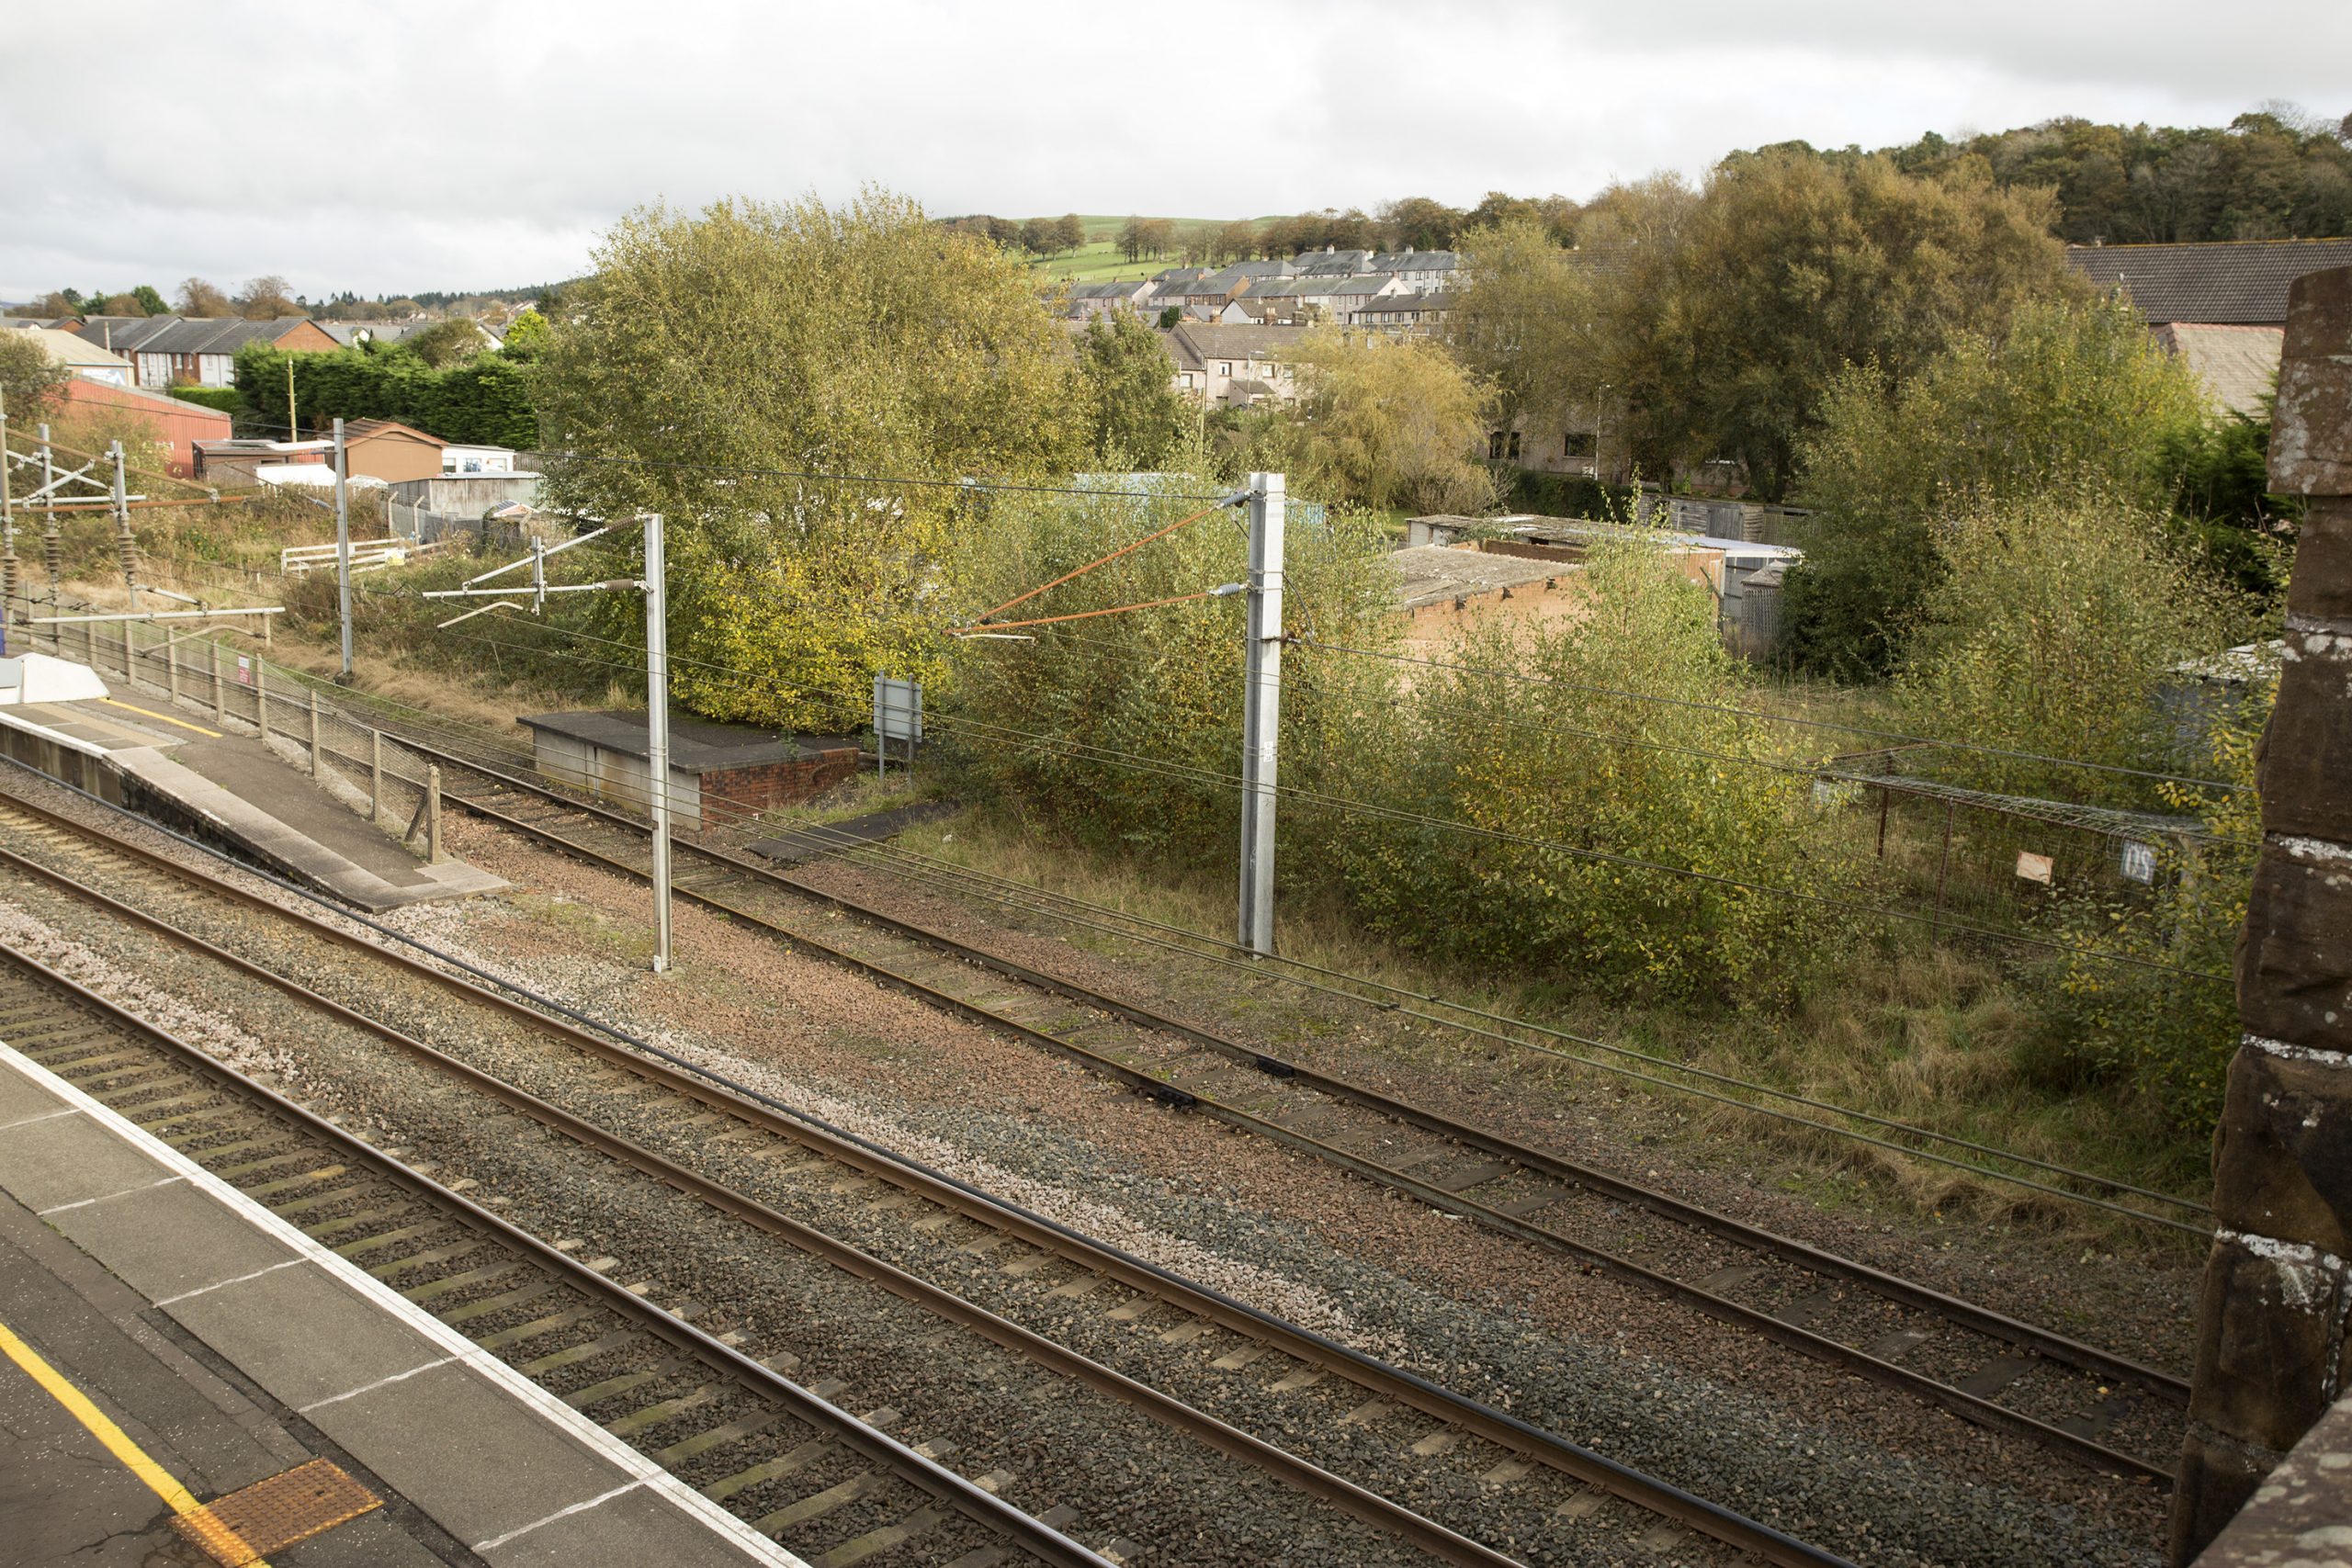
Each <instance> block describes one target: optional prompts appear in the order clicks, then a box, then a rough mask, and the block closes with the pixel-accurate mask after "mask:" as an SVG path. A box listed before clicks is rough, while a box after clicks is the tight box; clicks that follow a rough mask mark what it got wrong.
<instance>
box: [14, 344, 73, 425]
mask: <svg viewBox="0 0 2352 1568" xmlns="http://www.w3.org/2000/svg"><path fill="white" fill-rule="evenodd" d="M66 375H67V372H66V369H65V367H63V366H62V365H60V364H58V363H57V362H56V361H55V360H53V359H51V357H50V356H49V347H48V345H47V344H44V343H42V342H41V341H40V333H15V332H0V396H5V397H6V399H7V400H8V417H9V419H10V420H12V421H25V422H30V421H32V420H35V419H39V418H40V417H41V415H42V414H43V413H44V412H47V411H48V410H49V409H50V407H51V404H52V403H54V402H55V401H56V400H57V394H58V391H59V389H62V387H63V386H64V385H65V381H66ZM17 428H19V429H26V428H29V423H25V424H19V425H18V427H17Z"/></svg>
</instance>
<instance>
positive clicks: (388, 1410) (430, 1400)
mask: <svg viewBox="0 0 2352 1568" xmlns="http://www.w3.org/2000/svg"><path fill="white" fill-rule="evenodd" d="M303 1414H304V1416H306V1417H307V1418H308V1419H309V1420H310V1421H311V1422H312V1423H314V1424H315V1425H316V1426H317V1427H318V1428H319V1430H321V1431H322V1432H324V1433H325V1434H326V1435H327V1436H328V1437H330V1438H334V1440H335V1441H336V1442H338V1443H341V1444H342V1445H343V1446H344V1447H345V1448H347V1449H349V1450H352V1451H353V1452H354V1453H364V1454H366V1455H368V1468H369V1469H371V1470H373V1471H375V1472H376V1473H377V1474H379V1475H380V1476H382V1477H383V1478H384V1479H385V1480H386V1481H389V1482H390V1483H392V1484H393V1485H394V1486H397V1487H399V1488H400V1489H401V1491H402V1492H405V1493H408V1494H409V1495H412V1496H420V1497H430V1498H432V1499H433V1517H435V1518H436V1519H439V1520H440V1521H441V1522H442V1523H443V1524H444V1525H446V1526H447V1527H448V1529H450V1531H451V1532H452V1533H454V1534H456V1535H457V1536H458V1537H459V1538H461V1539H462V1540H466V1541H468V1542H469V1543H479V1542H481V1541H487V1540H495V1539H497V1538H499V1537H502V1536H506V1535H510V1534H512V1533H513V1532H515V1531H516V1530H522V1529H528V1528H530V1527H531V1526H532V1525H535V1524H537V1523H539V1522H540V1521H541V1520H543V1519H546V1518H548V1517H551V1516H553V1515H556V1514H560V1513H561V1512H563V1510H565V1509H566V1508H570V1507H572V1506H575V1505H577V1504H580V1503H584V1502H586V1501H588V1500H589V1499H591V1498H595V1497H602V1496H604V1495H605V1494H607V1493H611V1492H616V1491H618V1490H619V1489H620V1488H622V1487H625V1486H627V1485H628V1484H630V1483H631V1482H633V1481H634V1480H636V1479H637V1478H636V1477H634V1476H632V1475H630V1474H628V1472H626V1471H624V1470H622V1469H621V1468H620V1467H619V1466H617V1465H616V1464H614V1463H613V1462H612V1461H610V1460H608V1459H606V1458H605V1456H603V1455H602V1454H598V1453H594V1452H591V1451H590V1450H587V1449H585V1448H583V1447H582V1446H580V1445H579V1444H576V1443H568V1442H549V1441H547V1440H546V1437H547V1428H546V1425H545V1423H544V1421H543V1420H542V1419H541V1418H540V1416H539V1415H538V1413H537V1412H536V1411H533V1410H528V1409H526V1408H524V1407H523V1406H521V1405H518V1404H515V1402H514V1401H513V1400H510V1399H505V1398H503V1397H501V1394H500V1391H499V1390H497V1389H496V1388H494V1387H492V1384H491V1383H490V1382H488V1381H487V1380H486V1379H485V1378H483V1376H482V1375H481V1373H480V1372H479V1371H475V1370H474V1369H473V1368H472V1367H470V1366H468V1365H466V1364H465V1363H463V1362H444V1363H442V1364H440V1365H437V1366H434V1367H431V1368H429V1369H427V1370H425V1371H420V1372H417V1373H415V1374H414V1375H413V1376H411V1377H405V1378H402V1379H401V1380H400V1381H399V1382H387V1383H381V1384H379V1385H377V1386H376V1387H374V1388H371V1389H368V1390H367V1391H366V1392H364V1393H354V1394H351V1395H348V1396H346V1397H345V1398H342V1399H338V1400H336V1401H335V1402H334V1403H333V1404H321V1405H314V1406H312V1407H311V1408H310V1409H309V1410H307V1411H305V1412H304V1413H303ZM670 1517H671V1522H672V1524H673V1527H674V1525H675V1523H676V1518H677V1515H676V1511H675V1510H674V1509H673V1510H671V1511H670Z"/></svg>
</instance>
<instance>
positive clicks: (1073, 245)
mask: <svg viewBox="0 0 2352 1568" xmlns="http://www.w3.org/2000/svg"><path fill="white" fill-rule="evenodd" d="M1054 243H1055V244H1056V245H1057V246H1058V247H1059V248H1060V249H1061V250H1063V251H1066V252H1067V251H1079V250H1084V249H1085V248H1086V224H1085V223H1084V222H1083V221H1082V220H1080V218H1079V216H1078V214H1077V213H1075V212H1065V213H1063V214H1062V215H1061V216H1060V217H1059V218H1057V219H1055V220H1054Z"/></svg>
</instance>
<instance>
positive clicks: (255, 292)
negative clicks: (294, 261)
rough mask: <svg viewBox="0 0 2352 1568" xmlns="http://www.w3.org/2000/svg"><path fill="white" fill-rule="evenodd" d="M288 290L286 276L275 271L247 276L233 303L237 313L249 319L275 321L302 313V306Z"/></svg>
mask: <svg viewBox="0 0 2352 1568" xmlns="http://www.w3.org/2000/svg"><path fill="white" fill-rule="evenodd" d="M286 290H287V284H286V280H285V279H284V278H282V277H280V276H277V274H275V273H265V274H264V275H263V276H259V277H252V278H247V279H246V280H245V286H244V287H243V288H240V289H239V290H237V298H236V299H235V300H234V301H232V303H234V304H235V306H236V308H237V313H238V314H239V315H241V316H243V317H244V318H245V320H247V321H277V319H278V318H280V317H282V316H299V315H300V314H301V313H302V311H301V308H300V306H298V305H296V304H295V303H294V299H293V297H292V296H291V295H289V294H288V293H287V291H286Z"/></svg>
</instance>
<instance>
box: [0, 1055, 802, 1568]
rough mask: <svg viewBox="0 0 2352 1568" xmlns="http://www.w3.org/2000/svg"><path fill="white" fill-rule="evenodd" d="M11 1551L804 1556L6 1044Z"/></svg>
mask: <svg viewBox="0 0 2352 1568" xmlns="http://www.w3.org/2000/svg"><path fill="white" fill-rule="evenodd" d="M0 1527H4V1528H5V1540H0V1560H5V1561H7V1562H25V1563H36V1562H42V1563H46V1562H76V1563H88V1564H92V1565H94V1568H118V1565H119V1568H163V1565H173V1568H179V1565H187V1568H200V1565H202V1564H206V1563H220V1564H228V1565H231V1568H239V1565H242V1564H245V1563H252V1562H268V1563H275V1564H277V1565H278V1568H345V1565H348V1568H361V1565H363V1564H365V1565H368V1568H430V1565H432V1564H436V1563H442V1564H453V1565H482V1564H487V1565H488V1568H509V1565H513V1568H522V1565H524V1564H565V1565H567V1568H621V1565H623V1564H627V1565H628V1568H639V1565H641V1564H645V1563H677V1564H688V1563H692V1564H704V1563H708V1564H713V1565H717V1568H729V1565H734V1564H768V1565H773V1568H806V1565H805V1564H803V1563H802V1562H801V1560H800V1559H798V1558H797V1557H795V1556H794V1555H793V1554H791V1553H790V1552H787V1551H785V1550H784V1549H783V1548H781V1547H779V1546H777V1545H775V1543H774V1542H772V1541H770V1540H767V1539H766V1538H765V1537H763V1536H762V1535H759V1534H758V1533H757V1532H755V1531H753V1530H752V1529H751V1528H750V1527H749V1526H747V1525H745V1524H743V1523H742V1522H741V1521H740V1520H737V1519H735V1518H734V1517H731V1516H730V1515H729V1514H727V1513H726V1512H725V1511H724V1510H722V1509H720V1508H719V1507H718V1506H717V1505H715V1504H713V1503H710V1502H709V1501H707V1499H705V1498H703V1497H702V1496H700V1495H697V1494H695V1493H694V1492H692V1491H690V1490H688V1489H687V1488H686V1487H685V1486H684V1485H683V1484H681V1483H679V1482H678V1481H677V1480H676V1479H675V1478H674V1477H673V1476H671V1475H670V1474H669V1473H668V1472H664V1471H662V1469H661V1468H660V1467H659V1466H657V1465H655V1464H654V1463H653V1462H652V1461H650V1460H649V1459H647V1458H646V1457H644V1456H643V1455H641V1454H639V1453H638V1452H636V1451H635V1450H632V1449H629V1448H628V1446H627V1445H625V1444H623V1443H621V1442H620V1441H618V1440H617V1439H616V1438H613V1437H611V1436H610V1435H609V1434H607V1433H605V1431H604V1430H603V1429H602V1428H600V1427H596V1426H595V1425H594V1424H593V1423H592V1422H590V1421H589V1420H588V1419H587V1418H586V1417H584V1416H581V1415H579V1414H578V1413H577V1412H575V1411H573V1410H571V1408H570V1407H569V1406H567V1405H565V1404H562V1402H560V1400H557V1399H556V1398H554V1397H553V1396H552V1395H550V1394H548V1393H546V1392H544V1391H543V1390H541V1389H539V1388H538V1387H537V1386H536V1385H535V1384H533V1383H531V1382H529V1381H528V1380H526V1379H525V1378H524V1377H523V1376H522V1375H521V1374H520V1373H518V1372H515V1371H513V1370H512V1369H511V1368H508V1367H506V1366H505V1365H504V1364H503V1363H502V1362H500V1361H498V1360H497V1359H495V1358H493V1357H492V1356H490V1355H489V1354H487V1353H486V1352H483V1351H481V1350H480V1349H478V1348H475V1347H474V1346H473V1345H471V1344H470V1343H469V1341H467V1340H466V1339H465V1338H464V1337H463V1336H461V1335H459V1334H458V1333H457V1332H456V1331H455V1330H453V1329H450V1328H448V1327H447V1326H446V1325H443V1324H441V1323H440V1322H438V1321H437V1320H435V1318H433V1317H432V1316H431V1315H430V1314H427V1313H425V1312H424V1311H423V1310H421V1309H420V1308H418V1307H416V1306H414V1305H413V1304H411V1303H408V1302H407V1301H404V1300H403V1299H401V1296H400V1295H399V1294H397V1293H396V1292H393V1291H392V1290H390V1288H389V1287H387V1286H385V1285H383V1284H382V1283H380V1282H379V1281H378V1280H373V1279H371V1278H370V1277H368V1275H367V1274H366V1273H365V1272H363V1271H362V1270H360V1269H357V1268H356V1267H354V1266H353V1265H352V1264H350V1263H347V1262H345V1260H344V1259H342V1258H338V1257H336V1256H335V1255H334V1253H333V1252H330V1251H328V1250H326V1249H325V1248H322V1247H320V1246H318V1244H316V1243H314V1242H312V1241H311V1240H310V1239H309V1238H308V1237H306V1236H304V1235H302V1234H301V1233H300V1231H298V1230H296V1229H294V1228H293V1227H292V1226H290V1225H288V1224H286V1223H285V1222H283V1221H282V1220H279V1219H278V1218H277V1216H275V1215H273V1214H271V1213H269V1212H268V1211H267V1210H266V1209H264V1208H262V1207H261V1206H260V1205H258V1204H256V1203H254V1201H251V1200H250V1199H247V1198H245V1197H244V1196H243V1195H242V1194H240V1193H239V1192H237V1191H236V1190H234V1189H232V1188H231V1187H229V1186H228V1185H226V1184H225V1183H223V1182H221V1181H220V1179H217V1178H215V1177H213V1176H211V1175H210V1174H209V1173H208V1172H206V1171H205V1170H204V1169H202V1168H200V1167H198V1166H197V1165H195V1164H194V1163H193V1162H192V1161H189V1160H188V1159H187V1158H185V1157H184V1156H180V1155H179V1154H177V1153H176V1152H175V1151H174V1150H173V1149H172V1148H171V1147H170V1146H169V1145H165V1144H163V1143H161V1142H160V1141H158V1140H156V1139H154V1138H153V1137H152V1136H150V1135H149V1134H146V1133H144V1132H142V1131H141V1130H140V1129H139V1128H137V1127H136V1126H133V1125H132V1124H131V1123H130V1122H127V1121H125V1120H124V1119H123V1118H121V1117H119V1116H118V1115H116V1114H115V1113H114V1112H113V1111H108V1110H107V1109H106V1108H105V1107H104V1106H102V1105H100V1104H99V1103H98V1102H96V1100H91V1099H90V1098H89V1097H88V1096H86V1095H85V1094H83V1093H82V1092H81V1091H80V1090H78V1089H74V1087H73V1086H72V1085H70V1084H67V1083H65V1082H63V1081H62V1080H61V1079H59V1078H57V1077H54V1076H53V1075H51V1074H50V1073H48V1072H47V1071H45V1070H44V1069H42V1068H41V1067H40V1066H39V1065H37V1064H35V1063H33V1062H32V1061H30V1060H28V1058H26V1057H25V1056H23V1055H19V1054H18V1053H17V1052H16V1051H14V1050H11V1049H9V1048H8V1047H7V1046H6V1045H5V1044H0Z"/></svg>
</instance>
